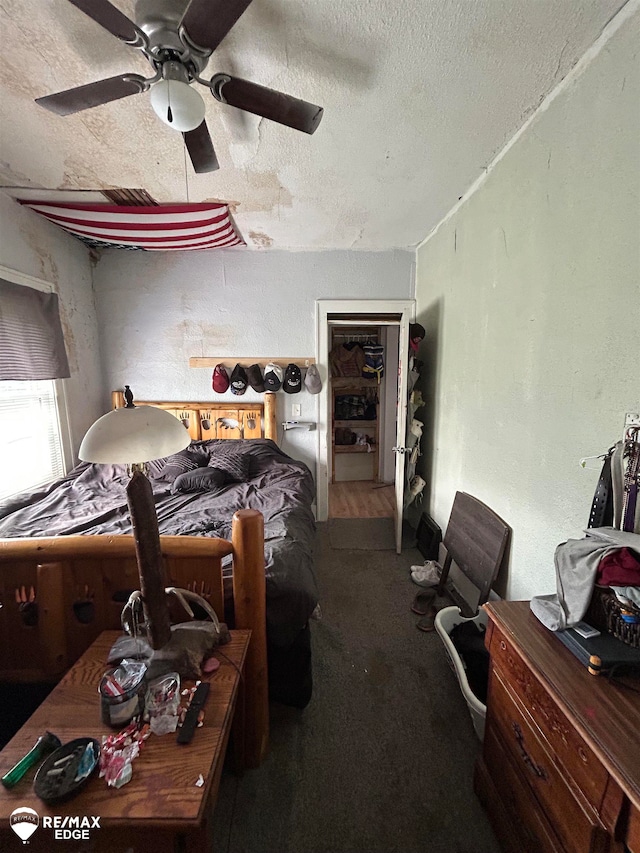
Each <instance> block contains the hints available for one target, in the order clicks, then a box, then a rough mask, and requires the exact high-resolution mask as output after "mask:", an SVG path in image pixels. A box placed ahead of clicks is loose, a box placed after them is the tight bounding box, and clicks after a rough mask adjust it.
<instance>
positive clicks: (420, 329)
mask: <svg viewBox="0 0 640 853" xmlns="http://www.w3.org/2000/svg"><path fill="white" fill-rule="evenodd" d="M424 336H425V329H424V326H421V325H420V323H409V346H410V347H411V349H412V350H417V349H418V346H419V345H420V341H421V340H423V338H424Z"/></svg>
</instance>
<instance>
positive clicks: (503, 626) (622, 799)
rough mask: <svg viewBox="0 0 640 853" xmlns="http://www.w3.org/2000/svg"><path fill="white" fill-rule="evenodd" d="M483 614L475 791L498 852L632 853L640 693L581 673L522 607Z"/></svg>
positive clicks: (639, 842)
mask: <svg viewBox="0 0 640 853" xmlns="http://www.w3.org/2000/svg"><path fill="white" fill-rule="evenodd" d="M485 608H486V610H487V612H488V614H489V627H488V628H487V635H486V644H487V648H488V649H489V653H490V655H491V666H490V676H489V694H488V700H487V720H486V730H485V737H484V744H483V751H482V755H481V757H480V758H479V760H478V762H477V765H476V772H475V780H474V783H475V790H476V793H477V795H478V797H479V798H480V800H481V802H482V803H483V805H484V807H485V808H486V810H487V812H488V814H489V818H490V820H491V823H492V826H493V828H494V831H495V833H496V836H497V837H498V839H499V841H500V843H501V845H502V847H503V849H504V850H505V851H509V853H524V851H527V853H529V852H530V853H547V851H561V852H562V853H626V851H630V853H640V693H636V692H634V691H632V690H629V689H625V688H623V687H620V686H618V685H616V684H614V683H611V682H609V681H608V679H606V678H605V677H604V676H593V675H589V673H588V671H587V669H586V667H584V666H582V664H580V662H579V661H578V660H577V659H576V658H575V657H574V656H573V655H572V654H571V652H570V651H569V650H568V649H566V648H565V647H564V646H563V645H562V643H561V642H560V641H559V640H558V638H557V637H556V636H554V634H553V632H552V631H549V630H547V629H546V628H545V627H544V626H543V625H542V624H541V623H540V622H539V621H538V620H537V619H536V617H535V616H534V615H533V613H531V611H530V609H529V603H528V602H527V601H500V602H490V603H488V604H486V605H485ZM635 686H636V687H637V688H638V687H640V683H639V682H638V681H636V682H635Z"/></svg>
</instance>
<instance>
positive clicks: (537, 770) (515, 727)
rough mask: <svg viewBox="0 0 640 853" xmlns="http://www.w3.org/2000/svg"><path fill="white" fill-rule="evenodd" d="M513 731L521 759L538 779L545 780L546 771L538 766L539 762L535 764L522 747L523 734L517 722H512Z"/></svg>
mask: <svg viewBox="0 0 640 853" xmlns="http://www.w3.org/2000/svg"><path fill="white" fill-rule="evenodd" d="M511 725H512V726H513V731H514V733H515V736H516V740H517V741H518V746H519V748H520V755H521V757H522V760H523V761H524V763H525V764H526V765H527V767H528V768H529V770H530V771H531V772H532V773H533V775H534V776H537V777H538V779H543V780H546V778H547V773H546V771H545V770H544V768H542V767H540V765H539V764H536V763H535V761H534V760H533V758H531V756H530V755H529V753H528V752H527V750H526V749H525V747H524V735H523V734H522V729H521V728H520V726H519V725H518V723H512V724H511Z"/></svg>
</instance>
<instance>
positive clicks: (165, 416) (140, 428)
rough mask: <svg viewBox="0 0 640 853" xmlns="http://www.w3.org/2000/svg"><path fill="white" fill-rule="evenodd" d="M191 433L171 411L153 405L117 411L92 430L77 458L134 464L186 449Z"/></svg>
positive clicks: (105, 416) (96, 423) (85, 438)
mask: <svg viewBox="0 0 640 853" xmlns="http://www.w3.org/2000/svg"><path fill="white" fill-rule="evenodd" d="M190 441H191V436H190V435H189V432H188V430H186V429H185V428H184V427H183V426H182V421H179V420H178V418H176V417H175V416H174V415H172V414H171V413H170V412H165V410H164V409H156V408H155V407H154V406H136V407H135V408H132V409H128V408H123V409H114V410H113V411H112V412H108V413H107V414H106V415H103V416H102V417H101V418H98V420H97V421H96V422H95V423H94V424H93V426H91V427H89V430H88V431H87V434H86V435H85V437H84V438H83V439H82V444H81V445H80V450H79V451H78V456H79V457H80V459H82V460H83V461H85V462H111V463H113V464H115V465H131V464H133V463H139V462H148V461H149V460H150V459H160V458H162V457H163V456H169V455H171V454H172V453H177V452H178V451H179V450H184V448H185V447H187V446H188V444H189V442H190Z"/></svg>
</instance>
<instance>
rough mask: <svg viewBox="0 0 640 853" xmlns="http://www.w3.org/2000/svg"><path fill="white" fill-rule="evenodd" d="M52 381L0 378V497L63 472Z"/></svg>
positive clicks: (3, 497)
mask: <svg viewBox="0 0 640 853" xmlns="http://www.w3.org/2000/svg"><path fill="white" fill-rule="evenodd" d="M56 384H57V383H56V381H55V380H53V379H42V380H40V381H37V382H11V381H8V382H0V470H1V471H2V479H1V480H0V500H4V499H5V498H7V497H10V496H11V495H15V494H18V493H19V492H22V491H25V490H26V489H29V488H31V487H33V486H40V485H42V484H44V483H48V482H50V481H51V480H55V479H57V478H58V477H61V476H63V474H64V473H65V460H64V453H63V438H62V430H61V426H60V417H59V415H58V400H57V393H56V391H57V389H56Z"/></svg>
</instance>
